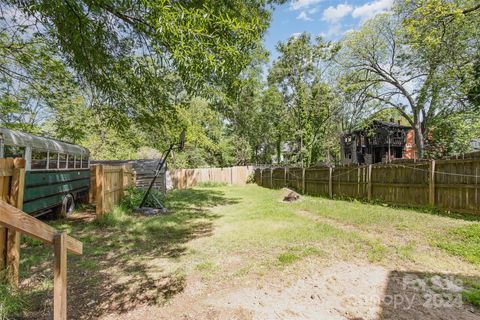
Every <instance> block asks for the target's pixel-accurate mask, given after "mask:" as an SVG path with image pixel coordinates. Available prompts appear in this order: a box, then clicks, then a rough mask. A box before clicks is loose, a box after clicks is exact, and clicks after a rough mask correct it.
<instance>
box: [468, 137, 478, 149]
mask: <svg viewBox="0 0 480 320" xmlns="http://www.w3.org/2000/svg"><path fill="white" fill-rule="evenodd" d="M470 147H471V148H472V150H473V151H480V138H479V139H473V140H472V141H470Z"/></svg>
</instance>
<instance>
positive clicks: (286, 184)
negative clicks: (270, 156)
mask: <svg viewBox="0 0 480 320" xmlns="http://www.w3.org/2000/svg"><path fill="white" fill-rule="evenodd" d="M283 170H284V173H283V180H284V181H285V183H284V186H286V187H287V186H288V182H287V167H285V168H283Z"/></svg>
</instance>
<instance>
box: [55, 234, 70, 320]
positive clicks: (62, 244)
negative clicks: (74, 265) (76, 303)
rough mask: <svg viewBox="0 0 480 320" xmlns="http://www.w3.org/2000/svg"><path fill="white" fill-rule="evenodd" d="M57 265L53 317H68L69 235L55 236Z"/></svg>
mask: <svg viewBox="0 0 480 320" xmlns="http://www.w3.org/2000/svg"><path fill="white" fill-rule="evenodd" d="M53 241H54V243H53V249H54V253H55V265H54V274H53V319H54V320H66V319H67V235H66V233H65V232H61V233H57V234H56V235H55V236H54V240H53Z"/></svg>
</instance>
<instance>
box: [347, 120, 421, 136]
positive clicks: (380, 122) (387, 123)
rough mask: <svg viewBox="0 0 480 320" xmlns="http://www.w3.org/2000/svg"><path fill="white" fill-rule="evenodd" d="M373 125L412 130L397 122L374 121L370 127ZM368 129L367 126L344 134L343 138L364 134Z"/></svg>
mask: <svg viewBox="0 0 480 320" xmlns="http://www.w3.org/2000/svg"><path fill="white" fill-rule="evenodd" d="M373 124H380V125H382V126H385V127H389V128H397V129H405V130H408V129H412V127H410V126H405V125H403V124H399V123H397V122H390V121H381V120H373V121H372V122H371V124H370V125H373ZM367 127H368V126H365V127H363V128H361V129H357V130H353V131H351V132H344V133H343V134H342V136H344V137H345V136H348V135H351V134H354V133H361V132H364V131H365V129H366V128H367Z"/></svg>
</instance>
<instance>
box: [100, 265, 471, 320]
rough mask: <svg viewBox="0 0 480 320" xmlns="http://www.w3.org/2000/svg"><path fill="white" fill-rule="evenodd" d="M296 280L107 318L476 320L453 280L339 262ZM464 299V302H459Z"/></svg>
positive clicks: (197, 292) (202, 293)
mask: <svg viewBox="0 0 480 320" xmlns="http://www.w3.org/2000/svg"><path fill="white" fill-rule="evenodd" d="M313 267H314V265H313V264H312V265H311V266H310V270H308V271H307V270H306V271H305V275H304V276H302V277H300V278H297V279H292V277H291V276H290V274H289V273H288V272H287V271H283V272H280V273H277V274H276V276H274V275H271V276H269V277H267V278H268V279H267V278H264V279H257V281H255V280H254V279H246V280H245V281H244V283H243V285H242V283H237V284H235V285H223V286H221V285H220V286H216V285H215V284H214V285H213V287H211V286H207V287H204V286H201V285H199V282H197V281H193V282H189V284H188V285H187V288H186V290H185V292H184V293H182V294H181V295H179V296H177V297H176V298H175V300H174V301H172V303H170V304H168V305H165V306H163V307H146V308H141V309H137V310H135V311H132V312H130V313H128V314H124V315H122V316H115V317H106V318H103V319H116V320H120V319H182V320H193V319H195V320H207V319H208V320H212V319H219V320H220V319H238V320H278V319H285V320H286V319H289V320H317V319H332V320H333V319H342V320H344V319H349V320H352V319H357V320H358V319H364V320H369V319H372V320H373V319H452V320H453V319H459V320H470V319H471V320H473V319H478V317H479V316H480V314H479V313H478V309H475V308H474V307H472V306H470V305H466V304H463V302H462V301H461V295H460V293H459V292H460V291H461V290H462V286H461V282H460V281H458V280H456V279H455V277H453V276H451V275H440V274H425V273H417V272H405V271H390V270H388V269H387V268H385V267H382V266H377V265H372V264H352V263H347V262H341V263H337V264H334V265H331V266H329V267H326V268H323V269H320V270H318V268H313ZM458 299H460V300H458Z"/></svg>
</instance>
